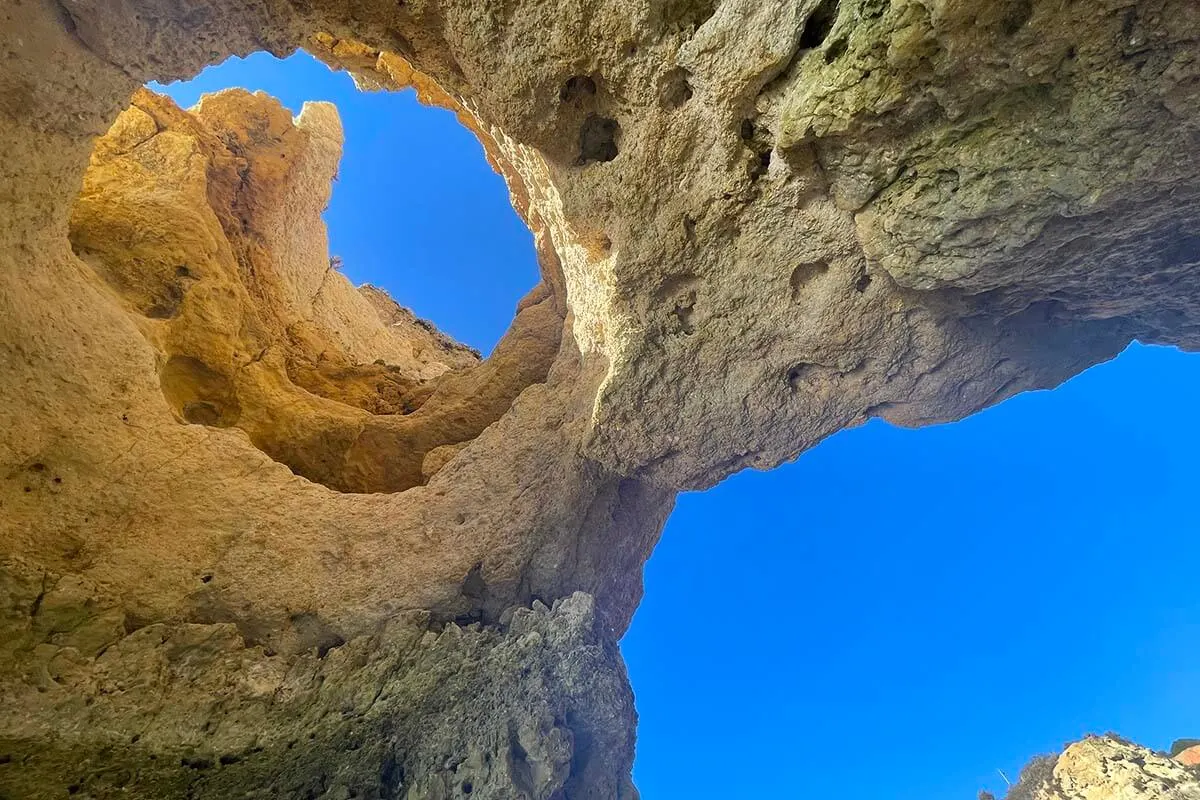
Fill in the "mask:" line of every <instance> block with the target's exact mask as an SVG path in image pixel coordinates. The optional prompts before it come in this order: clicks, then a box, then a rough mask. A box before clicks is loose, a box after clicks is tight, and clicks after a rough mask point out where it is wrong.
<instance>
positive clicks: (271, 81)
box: [71, 37, 562, 493]
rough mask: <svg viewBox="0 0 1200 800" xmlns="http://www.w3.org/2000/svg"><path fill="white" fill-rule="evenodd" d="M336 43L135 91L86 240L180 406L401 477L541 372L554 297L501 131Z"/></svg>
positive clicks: (333, 478) (318, 455)
mask: <svg viewBox="0 0 1200 800" xmlns="http://www.w3.org/2000/svg"><path fill="white" fill-rule="evenodd" d="M330 43H335V44H336V40H332V39H329V38H328V37H326V39H322V38H320V37H316V38H314V40H313V44H314V45H315V46H316V47H320V46H321V45H323V44H324V45H330V53H325V62H323V61H322V60H318V58H317V57H315V56H314V55H312V54H310V53H309V52H306V51H304V50H298V51H296V52H295V53H294V54H293V55H291V56H289V57H287V58H285V59H279V58H276V57H274V56H272V55H270V54H268V53H265V52H259V53H255V54H253V55H251V56H249V57H247V58H236V57H231V58H229V59H227V60H226V61H224V62H223V63H221V64H219V65H215V66H210V67H208V68H206V69H205V70H204V71H202V72H201V73H200V74H199V75H197V76H196V77H194V78H192V79H191V80H187V81H177V82H174V83H171V84H169V85H165V86H164V85H161V84H156V83H151V84H149V85H148V86H147V88H146V90H140V91H139V92H138V93H137V94H135V96H134V98H133V99H132V101H131V106H130V108H129V109H127V110H126V111H125V112H124V113H122V115H121V116H120V117H119V118H118V119H117V121H116V122H115V123H114V125H113V127H112V128H111V129H110V131H109V132H108V134H107V135H106V136H105V137H103V138H102V139H101V140H100V141H99V142H98V144H97V145H96V150H95V153H94V154H93V159H92V165H91V168H90V170H89V172H88V173H87V176H86V177H85V181H84V188H83V191H82V193H81V196H80V199H79V201H78V202H77V204H76V207H75V210H74V213H73V215H72V219H71V242H72V246H73V248H74V249H75V252H76V254H77V255H78V256H79V257H80V258H81V260H82V261H83V262H84V263H85V264H87V265H88V266H90V267H92V269H94V270H95V272H96V273H97V274H98V275H99V277H100V278H101V279H103V280H104V281H105V282H106V283H107V284H108V285H109V286H110V287H111V288H112V289H113V290H114V291H115V293H116V294H117V295H118V296H119V297H120V298H121V300H122V301H123V305H124V306H125V308H126V309H127V311H129V312H130V314H131V315H132V316H133V317H134V318H135V320H136V321H137V324H138V326H139V328H141V329H142V330H143V332H144V334H145V336H146V338H147V339H148V340H149V341H150V342H151V343H152V344H153V345H154V346H155V348H156V349H157V350H158V352H159V353H160V362H161V366H160V369H159V376H160V380H161V383H162V390H163V395H164V398H165V399H166V400H167V402H168V405H170V406H171V408H172V409H173V411H174V413H175V415H176V416H177V418H178V419H179V420H180V421H181V422H182V423H184V424H195V425H206V426H210V427H218V428H229V427H237V428H241V429H242V430H244V431H245V432H246V433H247V434H248V435H249V437H250V439H251V440H252V441H253V442H254V444H255V445H256V446H257V447H258V448H259V449H260V450H263V451H264V452H266V453H267V454H268V455H270V456H271V457H272V458H273V459H275V460H276V461H279V462H281V463H283V464H286V465H287V466H288V467H289V468H291V470H292V471H293V472H294V473H296V474H297V475H299V476H301V477H304V478H306V479H308V480H311V481H314V482H318V483H321V484H324V485H325V486H327V487H329V488H332V489H335V490H337V491H343V492H357V493H361V492H396V491H403V490H404V489H407V488H410V487H412V486H417V485H421V484H424V483H426V482H427V481H428V480H429V479H430V478H431V477H432V475H433V474H435V473H436V472H437V471H439V470H440V469H441V468H442V467H444V466H445V465H446V464H447V463H448V462H449V461H450V460H452V459H453V458H454V457H455V456H456V455H457V453H458V452H459V451H461V450H462V449H463V448H464V447H465V446H466V445H467V444H469V442H470V441H471V440H472V439H473V438H474V437H475V436H477V435H478V434H479V433H480V432H481V431H482V430H483V429H484V428H486V427H487V426H488V425H490V424H491V423H492V422H494V421H495V420H496V419H498V418H499V417H500V416H501V415H502V414H503V413H504V411H505V410H506V409H507V408H508V406H509V405H510V404H511V402H512V401H513V400H514V399H515V398H516V396H517V394H519V393H520V392H521V391H522V390H523V389H524V388H525V387H526V386H528V385H530V384H532V383H537V382H540V381H541V380H543V379H544V377H545V374H546V371H547V370H548V368H549V363H550V361H551V360H552V359H553V356H554V354H555V352H556V351H557V345H558V338H559V335H560V329H561V319H560V317H561V308H562V304H561V302H558V301H557V300H556V298H554V297H553V296H552V295H553V294H554V292H553V291H552V290H551V289H549V288H548V287H547V285H546V283H545V282H544V281H541V277H542V276H541V274H540V264H539V254H538V252H537V249H536V248H535V243H534V237H533V233H532V232H531V230H530V227H529V226H528V225H527V224H526V221H525V220H524V219H523V218H522V212H521V209H520V208H519V206H520V202H519V201H518V200H517V199H515V196H514V195H512V194H511V193H510V187H509V181H511V180H513V179H515V177H516V176H514V175H513V174H512V172H511V171H509V172H508V173H505V174H501V173H502V172H503V168H502V167H501V166H500V161H501V160H502V156H501V155H500V154H499V153H498V152H497V150H496V147H495V144H494V142H493V143H492V146H491V148H490V149H489V145H488V143H487V142H485V141H484V139H485V138H486V137H485V134H483V132H482V131H481V130H479V129H474V130H469V129H468V126H467V122H468V120H469V115H468V113H467V112H465V111H464V110H463V109H461V108H456V107H454V103H453V101H452V99H451V98H449V96H446V97H445V98H439V97H435V98H434V99H433V101H432V102H431V101H430V98H429V97H421V98H420V99H419V98H418V96H417V90H416V89H414V88H412V87H405V86H403V85H402V84H398V85H395V86H389V85H383V84H373V83H372V81H371V78H370V77H369V76H368V77H364V73H361V72H357V71H356V73H355V74H356V75H357V76H358V77H357V79H354V78H352V77H351V75H350V74H349V73H348V72H346V71H343V70H342V69H340V67H345V66H346V65H345V64H343V63H339V62H338V61H337V60H336V59H333V58H332V57H331V52H332V47H333V46H334V45H331V44H330ZM317 52H320V51H319V50H318V51H317ZM331 63H332V66H331ZM439 104H440V105H442V106H443V107H436V106H437V105H439ZM445 106H450V107H449V108H447V107H445ZM197 156H198V157H199V159H197V158H196V157H197ZM198 163H199V164H200V166H197V164H198ZM130 176H132V177H130ZM198 185H200V186H202V187H203V188H202V191H203V192H204V193H205V195H206V198H205V199H206V201H207V202H206V203H204V204H203V205H204V209H205V210H204V213H200V214H194V213H192V211H191V209H194V208H195V207H196V206H198V205H201V204H200V203H197V202H190V203H189V202H188V198H189V196H192V199H193V200H194V199H195V198H194V194H195V193H196V192H197V191H201V190H197V188H196V187H197V186H198ZM135 209H136V213H134V211H135ZM143 217H148V218H149V219H150V222H149V223H147V222H146V220H145V219H143ZM135 219H136V220H137V221H136V222H134V220H135ZM147 226H149V228H150V230H146V227H147ZM199 242H203V243H204V244H203V245H199V246H198V243H199ZM197 252H199V253H201V255H200V256H199V257H197V256H195V255H193V254H196V253H197ZM531 287H532V291H531ZM410 307H411V308H410ZM514 312H515V314H516V316H515V319H514ZM430 318H432V319H435V320H437V322H436V323H434V322H431V321H429V319H430Z"/></svg>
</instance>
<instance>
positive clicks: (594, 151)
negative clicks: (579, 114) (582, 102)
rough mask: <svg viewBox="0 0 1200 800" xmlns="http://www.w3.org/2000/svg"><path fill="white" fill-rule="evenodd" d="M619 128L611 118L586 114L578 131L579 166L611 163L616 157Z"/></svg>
mask: <svg viewBox="0 0 1200 800" xmlns="http://www.w3.org/2000/svg"><path fill="white" fill-rule="evenodd" d="M620 135H621V126H620V124H618V123H617V121H616V120H615V119H612V118H611V117H602V116H600V115H599V114H588V116H587V119H585V120H584V121H583V125H582V126H581V127H580V129H579V160H578V161H577V162H576V163H577V164H578V165H579V166H583V165H585V164H588V163H591V162H593V161H602V162H603V161H612V160H613V159H614V158H616V157H617V137H619V136H620Z"/></svg>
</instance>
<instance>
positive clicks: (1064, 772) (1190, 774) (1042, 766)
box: [1006, 735, 1200, 800]
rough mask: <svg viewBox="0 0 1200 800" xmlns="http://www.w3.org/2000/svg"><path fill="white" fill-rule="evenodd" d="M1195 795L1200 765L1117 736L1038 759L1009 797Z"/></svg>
mask: <svg viewBox="0 0 1200 800" xmlns="http://www.w3.org/2000/svg"><path fill="white" fill-rule="evenodd" d="M1116 798H1120V800H1141V799H1142V798H1145V800H1150V798H1155V799H1156V800H1195V798H1200V770H1197V769H1196V767H1194V766H1190V765H1187V764H1184V763H1181V762H1179V761H1178V760H1176V759H1173V758H1171V757H1170V756H1168V755H1166V754H1165V753H1155V752H1153V751H1151V750H1148V749H1147V748H1145V747H1139V746H1138V745H1135V744H1133V743H1132V742H1128V741H1125V740H1123V739H1120V738H1117V737H1115V736H1112V735H1107V736H1092V737H1088V738H1087V739H1084V740H1083V741H1081V742H1076V743H1075V744H1072V745H1070V746H1069V747H1067V748H1066V749H1065V750H1064V751H1063V752H1062V753H1061V754H1059V755H1057V756H1043V757H1041V758H1038V759H1035V760H1034V761H1032V762H1031V763H1030V764H1029V766H1027V767H1026V768H1025V770H1024V771H1023V772H1022V773H1021V778H1020V780H1019V781H1017V783H1016V785H1014V786H1013V787H1012V789H1011V790H1010V791H1009V793H1008V795H1007V797H1006V800H1116Z"/></svg>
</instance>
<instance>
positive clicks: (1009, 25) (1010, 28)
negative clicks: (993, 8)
mask: <svg viewBox="0 0 1200 800" xmlns="http://www.w3.org/2000/svg"><path fill="white" fill-rule="evenodd" d="M1007 6H1008V7H1007V8H1006V9H1005V10H1004V16H1003V18H1002V19H1001V20H1000V30H1001V31H1003V33H1004V35H1005V36H1013V35H1015V34H1016V33H1017V31H1019V30H1021V28H1024V27H1025V25H1026V23H1028V22H1029V19H1030V18H1031V17H1032V16H1033V0H1009V2H1008V4H1007Z"/></svg>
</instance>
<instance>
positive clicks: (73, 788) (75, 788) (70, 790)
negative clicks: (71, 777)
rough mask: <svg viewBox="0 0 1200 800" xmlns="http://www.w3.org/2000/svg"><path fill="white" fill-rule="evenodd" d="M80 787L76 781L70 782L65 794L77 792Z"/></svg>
mask: <svg viewBox="0 0 1200 800" xmlns="http://www.w3.org/2000/svg"><path fill="white" fill-rule="evenodd" d="M80 788H81V787H80V786H79V784H78V783H72V784H71V785H70V786H68V787H67V794H79V789H80Z"/></svg>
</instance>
